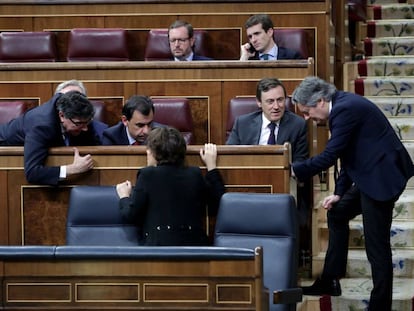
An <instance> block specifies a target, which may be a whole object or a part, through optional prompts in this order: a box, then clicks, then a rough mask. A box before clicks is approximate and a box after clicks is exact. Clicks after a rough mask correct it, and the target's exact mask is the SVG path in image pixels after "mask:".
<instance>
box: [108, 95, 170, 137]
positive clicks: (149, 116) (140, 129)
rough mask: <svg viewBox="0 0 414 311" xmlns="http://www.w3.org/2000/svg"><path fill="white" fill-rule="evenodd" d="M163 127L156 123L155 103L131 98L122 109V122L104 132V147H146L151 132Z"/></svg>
mask: <svg viewBox="0 0 414 311" xmlns="http://www.w3.org/2000/svg"><path fill="white" fill-rule="evenodd" d="M161 126H163V125H161V124H159V123H156V122H154V103H153V102H152V100H151V98H149V97H147V96H141V95H133V96H131V97H130V98H129V99H128V100H127V102H126V103H125V105H124V106H123V107H122V117H121V121H120V122H119V123H118V124H116V125H114V126H111V127H110V128H108V129H106V130H104V132H103V138H102V144H103V145H145V144H146V141H147V137H148V134H149V132H150V131H151V129H152V128H154V127H161Z"/></svg>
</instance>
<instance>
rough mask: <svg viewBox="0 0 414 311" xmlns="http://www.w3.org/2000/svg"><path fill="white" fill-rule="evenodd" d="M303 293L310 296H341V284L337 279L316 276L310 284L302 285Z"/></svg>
mask: <svg viewBox="0 0 414 311" xmlns="http://www.w3.org/2000/svg"><path fill="white" fill-rule="evenodd" d="M302 292H303V295H310V296H322V295H329V296H341V294H342V291H341V284H339V280H338V279H322V278H320V277H319V278H317V279H316V280H315V282H314V283H313V284H312V285H311V286H304V287H302Z"/></svg>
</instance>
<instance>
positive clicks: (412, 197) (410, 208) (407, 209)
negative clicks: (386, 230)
mask: <svg viewBox="0 0 414 311" xmlns="http://www.w3.org/2000/svg"><path fill="white" fill-rule="evenodd" d="M404 146H405V147H406V148H407V150H408V151H409V152H410V154H414V143H404ZM412 181H413V182H414V177H413V178H411V179H410V181H409V182H412ZM322 200H323V199H321V200H320V201H319V203H317V204H316V205H315V207H316V208H317V214H316V219H317V220H318V222H320V223H326V210H325V209H323V208H321V207H320V206H321V205H322ZM355 219H356V220H358V221H361V219H362V217H361V216H357V217H355ZM393 219H394V220H395V221H397V220H410V221H414V189H413V187H407V188H406V189H405V190H404V192H403V193H402V194H401V195H400V197H399V198H398V200H397V202H395V207H394V213H393ZM413 226H414V224H413Z"/></svg>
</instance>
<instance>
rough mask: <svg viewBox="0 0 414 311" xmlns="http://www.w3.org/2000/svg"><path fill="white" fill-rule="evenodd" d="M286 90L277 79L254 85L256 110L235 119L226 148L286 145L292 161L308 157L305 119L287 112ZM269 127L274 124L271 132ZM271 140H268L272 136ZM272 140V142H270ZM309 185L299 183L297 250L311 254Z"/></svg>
mask: <svg viewBox="0 0 414 311" xmlns="http://www.w3.org/2000/svg"><path fill="white" fill-rule="evenodd" d="M286 96H287V95H286V89H285V86H284V85H283V84H282V82H280V81H279V80H278V79H274V78H265V79H262V80H260V81H259V82H258V83H257V87H256V102H257V105H258V107H259V108H261V109H260V110H258V111H255V112H252V113H248V114H245V115H242V116H239V117H237V118H236V120H235V122H234V125H233V128H232V131H231V133H230V135H229V137H228V139H227V142H226V144H228V145H267V144H278V145H282V144H284V143H285V142H289V143H290V145H291V148H292V159H293V160H294V161H303V160H305V159H307V158H308V157H309V146H308V139H307V124H306V122H305V120H304V119H303V118H301V117H299V116H298V115H296V114H295V113H293V112H291V111H289V110H287V109H286ZM270 124H275V128H274V129H273V130H271V129H270V128H269V125H270ZM272 132H273V134H274V138H273V137H272V138H271V134H272ZM272 140H273V141H272ZM311 191H312V183H311V182H310V180H307V181H305V182H303V183H300V184H298V187H297V198H298V211H299V213H298V215H299V223H300V227H301V230H300V234H301V239H300V250H301V251H302V252H303V253H305V252H310V244H311V241H310V210H311Z"/></svg>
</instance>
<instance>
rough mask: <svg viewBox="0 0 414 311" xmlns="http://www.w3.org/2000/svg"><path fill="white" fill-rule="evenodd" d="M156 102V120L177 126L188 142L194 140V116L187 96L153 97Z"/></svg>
mask: <svg viewBox="0 0 414 311" xmlns="http://www.w3.org/2000/svg"><path fill="white" fill-rule="evenodd" d="M152 101H153V102H154V108H155V114H154V121H155V122H158V123H161V124H164V125H168V126H171V127H174V128H176V129H177V130H179V131H180V132H181V134H183V136H184V139H185V141H186V143H187V144H192V143H193V141H194V133H193V130H194V126H193V117H192V115H191V109H190V104H189V102H188V99H186V98H179V97H177V98H173V97H171V98H152Z"/></svg>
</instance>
